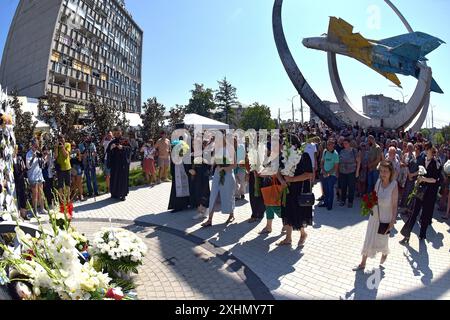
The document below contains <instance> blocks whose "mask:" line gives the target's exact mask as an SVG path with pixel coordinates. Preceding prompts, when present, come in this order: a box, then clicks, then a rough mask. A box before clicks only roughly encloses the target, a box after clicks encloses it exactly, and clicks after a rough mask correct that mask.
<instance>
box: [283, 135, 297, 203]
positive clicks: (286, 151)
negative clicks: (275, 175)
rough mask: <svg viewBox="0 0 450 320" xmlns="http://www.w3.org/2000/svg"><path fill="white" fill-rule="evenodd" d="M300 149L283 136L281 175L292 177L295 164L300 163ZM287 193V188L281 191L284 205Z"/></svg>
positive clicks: (295, 167)
mask: <svg viewBox="0 0 450 320" xmlns="http://www.w3.org/2000/svg"><path fill="white" fill-rule="evenodd" d="M300 151H301V150H298V149H297V148H296V147H295V146H293V145H291V143H290V142H289V140H288V138H285V140H284V145H283V151H282V159H281V162H282V163H283V165H284V168H283V169H282V170H281V171H280V172H281V174H282V175H283V176H286V177H294V176H295V171H296V169H297V165H298V164H299V163H300V160H301V159H302V153H301V152H300ZM288 194H289V189H288V188H285V189H284V190H283V193H282V201H281V203H282V205H283V206H285V205H286V197H287V195H288Z"/></svg>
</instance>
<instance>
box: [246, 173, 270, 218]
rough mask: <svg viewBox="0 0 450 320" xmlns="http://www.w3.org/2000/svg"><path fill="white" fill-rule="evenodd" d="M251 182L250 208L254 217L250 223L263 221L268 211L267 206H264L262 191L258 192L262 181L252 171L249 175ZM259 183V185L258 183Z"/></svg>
mask: <svg viewBox="0 0 450 320" xmlns="http://www.w3.org/2000/svg"><path fill="white" fill-rule="evenodd" d="M248 180H249V182H248V183H249V185H248V188H249V190H248V191H249V195H250V206H251V208H252V216H251V217H250V219H249V220H248V222H249V223H252V222H257V221H261V219H262V218H264V212H265V211H266V206H265V205H264V200H263V197H262V195H261V191H260V190H257V188H260V187H261V186H262V185H261V184H262V179H261V177H260V176H259V175H258V173H257V172H256V171H250V172H249V174H248ZM257 181H258V184H256V182H257Z"/></svg>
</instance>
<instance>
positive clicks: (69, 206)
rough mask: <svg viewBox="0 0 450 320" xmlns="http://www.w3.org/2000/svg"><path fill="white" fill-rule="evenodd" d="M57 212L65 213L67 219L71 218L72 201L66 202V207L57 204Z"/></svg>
mask: <svg viewBox="0 0 450 320" xmlns="http://www.w3.org/2000/svg"><path fill="white" fill-rule="evenodd" d="M59 212H61V213H67V216H68V219H69V220H72V217H73V203H72V202H71V203H68V204H67V206H66V208H64V204H61V205H60V206H59Z"/></svg>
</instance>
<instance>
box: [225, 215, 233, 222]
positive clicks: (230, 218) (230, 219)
mask: <svg viewBox="0 0 450 320" xmlns="http://www.w3.org/2000/svg"><path fill="white" fill-rule="evenodd" d="M234 220H236V219H235V218H234V216H231V217H229V218H228V220H227V222H225V223H226V224H230V223H232V222H233V221H234Z"/></svg>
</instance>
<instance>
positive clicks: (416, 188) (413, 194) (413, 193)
mask: <svg viewBox="0 0 450 320" xmlns="http://www.w3.org/2000/svg"><path fill="white" fill-rule="evenodd" d="M426 174H427V169H425V167H424V166H419V173H418V176H419V177H423V176H425V175H426ZM419 188H420V183H419V181H418V180H416V183H415V184H414V189H413V190H412V191H411V193H410V194H409V196H408V201H407V204H408V205H410V203H411V201H413V199H414V198H415V197H416V196H417V192H418V191H419Z"/></svg>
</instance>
